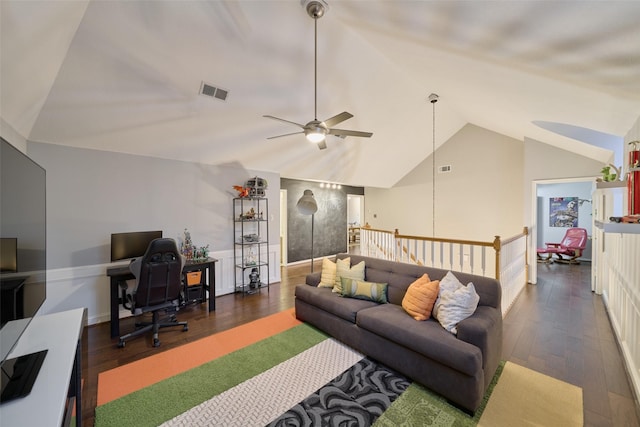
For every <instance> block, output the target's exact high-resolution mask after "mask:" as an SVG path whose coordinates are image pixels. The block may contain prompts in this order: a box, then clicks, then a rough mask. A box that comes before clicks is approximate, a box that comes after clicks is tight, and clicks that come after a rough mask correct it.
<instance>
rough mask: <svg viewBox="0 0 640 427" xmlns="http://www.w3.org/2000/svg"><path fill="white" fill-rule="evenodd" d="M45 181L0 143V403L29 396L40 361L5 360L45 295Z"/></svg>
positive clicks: (35, 167)
mask: <svg viewBox="0 0 640 427" xmlns="http://www.w3.org/2000/svg"><path fill="white" fill-rule="evenodd" d="M46 181H47V177H46V171H45V170H44V169H43V168H42V167H41V166H40V165H38V164H37V163H36V162H34V161H33V160H32V159H30V158H29V157H28V156H27V155H25V154H24V153H22V152H21V151H20V150H18V149H17V148H15V147H14V146H13V145H11V144H10V143H9V142H7V141H6V140H5V139H4V138H0V266H1V269H0V270H1V271H0V291H1V292H2V294H1V296H0V303H1V306H0V318H1V319H2V322H1V329H0V363H1V364H2V366H1V371H2V374H1V375H2V381H1V382H2V391H1V392H0V402H5V401H7V400H11V399H13V398H16V397H20V396H23V395H26V394H28V393H29V392H30V391H31V386H32V385H33V382H35V379H36V376H37V373H38V371H39V369H40V365H41V364H42V361H43V360H44V354H43V353H34V355H33V356H30V355H26V356H24V357H20V358H13V359H10V360H7V356H8V355H9V353H10V352H11V350H12V349H13V348H14V347H15V344H16V343H17V342H18V340H19V339H20V336H21V335H22V333H23V332H24V330H25V329H26V328H27V326H28V325H29V322H30V320H31V318H32V317H33V316H34V315H35V314H36V313H37V311H38V310H39V309H40V307H41V306H42V304H43V302H44V301H45V299H46V296H47V286H46V285H47V213H46V200H47V194H46V190H47V186H46ZM12 372H17V375H15V376H13V377H12V374H11V373H12ZM18 377H19V380H18Z"/></svg>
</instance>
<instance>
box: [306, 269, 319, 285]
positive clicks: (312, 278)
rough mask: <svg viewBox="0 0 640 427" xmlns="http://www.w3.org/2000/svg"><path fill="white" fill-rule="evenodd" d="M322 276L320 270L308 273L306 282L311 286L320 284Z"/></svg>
mask: <svg viewBox="0 0 640 427" xmlns="http://www.w3.org/2000/svg"><path fill="white" fill-rule="evenodd" d="M320 276H321V272H319V271H318V272H315V273H311V274H307V278H306V280H305V283H306V284H307V285H311V286H318V285H319V284H320Z"/></svg>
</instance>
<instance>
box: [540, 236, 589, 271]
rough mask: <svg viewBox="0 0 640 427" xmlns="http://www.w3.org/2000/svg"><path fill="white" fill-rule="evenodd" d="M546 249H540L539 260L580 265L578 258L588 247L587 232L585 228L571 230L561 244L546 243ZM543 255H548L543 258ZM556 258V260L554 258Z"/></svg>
mask: <svg viewBox="0 0 640 427" xmlns="http://www.w3.org/2000/svg"><path fill="white" fill-rule="evenodd" d="M545 245H546V247H544V248H538V249H537V250H536V252H537V253H538V260H539V261H542V262H553V261H554V260H555V261H558V262H564V263H567V264H580V262H579V261H578V257H579V256H580V255H582V251H584V248H585V247H586V246H587V230H586V229H584V228H570V229H568V230H567V232H566V233H565V235H564V237H563V238H562V241H561V242H560V243H545ZM543 254H547V256H546V257H543V256H542V255H543ZM554 256H555V258H554Z"/></svg>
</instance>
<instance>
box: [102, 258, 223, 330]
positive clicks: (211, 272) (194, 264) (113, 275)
mask: <svg viewBox="0 0 640 427" xmlns="http://www.w3.org/2000/svg"><path fill="white" fill-rule="evenodd" d="M216 262H218V260H217V259H215V258H207V259H206V260H202V261H187V263H186V264H185V265H184V267H183V268H182V273H183V274H184V273H188V272H190V271H196V270H201V271H203V273H204V275H205V283H204V290H205V292H204V296H203V301H202V302H205V301H206V299H207V291H209V311H214V310H215V309H216V265H215V263H216ZM107 276H109V278H110V280H109V282H110V305H111V316H110V317H111V320H110V322H111V338H114V337H119V336H120V315H119V312H120V302H119V297H118V290H119V289H120V282H124V281H126V280H130V279H135V277H134V276H133V274H132V273H131V270H129V265H125V266H119V267H110V268H107Z"/></svg>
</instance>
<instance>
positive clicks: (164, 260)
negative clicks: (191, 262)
mask: <svg viewBox="0 0 640 427" xmlns="http://www.w3.org/2000/svg"><path fill="white" fill-rule="evenodd" d="M183 264H184V261H183V258H182V256H181V255H180V252H178V247H177V246H176V242H175V240H173V239H166V238H163V239H155V240H153V241H152V242H151V243H150V244H149V247H148V248H147V251H146V252H145V254H144V255H143V256H142V258H138V259H135V260H133V261H131V264H130V265H129V268H130V269H131V272H132V273H133V275H134V276H135V277H136V287H135V289H134V291H133V294H132V302H131V313H132V314H133V315H135V316H137V315H140V314H143V313H148V312H151V313H152V316H153V320H152V321H151V322H143V323H136V328H137V329H136V330H135V331H134V332H132V333H130V334H126V335H123V336H121V337H120V341H119V342H118V347H120V348H122V347H124V345H125V340H127V339H129V338H133V337H137V336H139V335H142V334H144V333H146V332H148V331H153V346H154V347H158V346H159V345H160V340H159V339H158V330H159V329H160V328H164V327H168V326H179V325H181V326H182V327H183V331H188V330H189V327H188V326H187V322H178V320H177V319H176V315H175V312H176V309H177V306H178V304H179V299H180V292H181V290H182V266H183ZM160 311H164V312H167V313H168V321H164V320H167V319H163V321H162V322H161V321H160V317H159V312H160Z"/></svg>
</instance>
